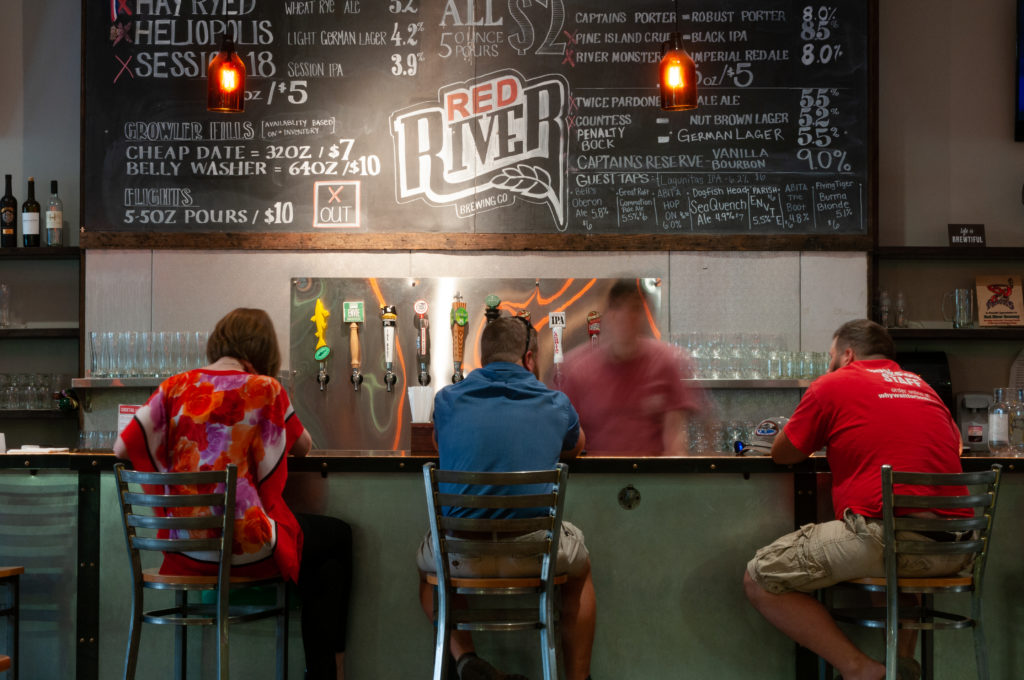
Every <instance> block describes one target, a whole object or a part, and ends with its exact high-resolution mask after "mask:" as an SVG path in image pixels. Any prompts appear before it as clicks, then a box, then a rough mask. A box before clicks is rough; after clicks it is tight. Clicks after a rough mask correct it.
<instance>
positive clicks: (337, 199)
mask: <svg viewBox="0 0 1024 680" xmlns="http://www.w3.org/2000/svg"><path fill="white" fill-rule="evenodd" d="M344 188H345V186H344V185H342V186H340V187H338V190H337V191H335V190H334V189H332V188H330V187H327V191H329V192H331V197H330V198H329V199H327V202H328V203H341V196H340V194H341V192H342V190H343V189H344Z"/></svg>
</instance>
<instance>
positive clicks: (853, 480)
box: [743, 319, 970, 680]
mask: <svg viewBox="0 0 1024 680" xmlns="http://www.w3.org/2000/svg"><path fill="white" fill-rule="evenodd" d="M893 354H894V348H893V343H892V338H890V337H889V333H888V332H887V331H886V330H885V328H883V327H882V326H880V325H878V324H876V323H874V322H873V321H868V320H866V319H862V320H856V321H850V322H848V323H845V324H843V325H842V326H840V328H839V330H837V331H836V333H835V335H834V336H833V340H832V346H831V348H830V349H829V373H827V374H826V375H824V376H822V377H821V378H819V379H817V380H815V381H814V383H812V384H811V386H810V387H809V388H808V389H807V392H806V393H805V394H804V396H803V398H802V399H801V400H800V404H799V406H797V409H796V412H794V413H793V417H792V418H791V419H790V420H789V422H788V423H787V424H786V426H785V429H784V430H783V431H782V432H781V433H779V435H778V436H777V437H776V439H775V441H774V443H773V444H772V451H771V453H772V458H773V459H774V460H775V462H777V463H782V464H792V463H797V462H800V461H802V460H804V459H806V458H807V457H809V456H810V455H811V454H812V453H813V452H814V451H817V450H819V449H821V448H823V447H827V449H828V463H829V468H830V469H831V471H832V502H833V509H834V512H835V520H834V521H831V522H824V523H821V524H808V525H805V526H803V527H801V528H800V529H798V530H797V531H795V532H793V533H791V534H787V535H786V536H783V537H782V538H780V539H779V540H777V541H775V542H774V543H772V544H771V545H769V546H767V547H764V548H761V549H760V550H758V551H757V553H756V554H755V556H754V559H752V560H751V561H750V562H749V563H748V564H747V571H746V573H745V574H744V578H743V584H744V588H745V590H746V593H747V597H748V598H749V599H750V602H751V603H752V604H753V605H754V607H755V608H756V609H757V610H758V611H759V612H761V614H762V615H764V617H765V618H766V619H768V621H769V622H770V623H772V624H773V625H774V626H776V627H777V628H779V629H780V630H781V631H782V632H784V633H785V634H786V635H788V636H789V637H791V638H793V639H794V640H795V641H796V642H798V643H799V644H801V645H803V646H804V647H807V648H808V649H810V650H811V651H813V652H815V653H817V654H818V655H819V656H822V657H823V658H825V659H826V660H828V661H829V663H831V664H832V665H833V666H834V667H836V668H837V669H838V670H839V671H840V672H841V673H842V677H843V678H844V680H861V679H865V680H877V679H878V678H883V677H885V667H884V665H883V664H881V663H879V662H877V661H875V660H874V659H872V658H870V657H868V656H867V655H866V654H864V653H863V652H861V651H860V650H859V649H858V648H857V647H856V646H855V645H854V644H853V643H852V642H851V641H850V640H849V639H848V638H847V637H846V636H845V635H844V634H843V633H842V631H840V630H839V628H838V627H837V626H836V624H835V622H834V621H833V619H832V617H831V616H830V615H829V613H828V611H827V610H826V609H825V608H824V607H823V606H822V605H821V604H820V603H819V602H818V601H817V600H816V599H814V597H812V596H811V595H809V594H808V593H811V592H813V591H815V590H817V589H819V588H824V587H827V586H830V585H833V584H835V583H838V582H840V581H846V580H849V579H854V578H863V577H869V576H874V577H881V576H884V575H885V572H884V558H883V554H882V551H883V544H884V540H883V529H882V522H881V517H882V482H881V466H882V465H886V464H887V465H891V466H892V467H893V469H895V470H905V471H914V472H960V471H961V467H960V451H961V443H960V434H959V430H958V429H957V427H956V424H955V423H954V422H953V419H952V417H951V416H950V414H949V411H948V410H947V409H946V407H945V406H944V405H943V403H942V400H941V399H940V398H939V397H938V395H936V394H935V392H934V391H933V390H932V389H931V387H929V386H928V385H927V384H925V382H924V381H923V380H921V378H920V377H919V376H917V375H915V374H914V373H909V372H907V371H904V370H902V369H901V368H900V367H899V365H898V364H896V362H894V361H893V360H892V356H893ZM900 492H901V493H924V492H926V490H925V489H921V488H915V487H905V488H901V489H900ZM935 512H947V511H935ZM952 512H953V514H962V512H960V511H952ZM925 557H928V559H927V560H924V561H923V562H924V563H923V564H916V565H914V566H913V567H908V566H906V565H903V564H901V565H900V574H901V575H904V576H946V575H949V574H955V573H956V572H958V571H960V570H961V569H963V568H964V567H965V566H967V564H968V562H969V558H970V556H963V555H948V556H942V557H939V556H935V557H934V558H933V557H931V556H925ZM918 562H921V561H920V560H919V561H918ZM899 642H900V644H899V648H900V649H899V651H900V657H901V659H900V671H901V674H900V677H901V678H904V677H907V678H915V677H917V676H916V675H915V673H919V668H918V666H917V663H916V661H914V660H913V655H914V648H915V646H916V642H917V640H916V636H915V635H914V631H900V641H899Z"/></svg>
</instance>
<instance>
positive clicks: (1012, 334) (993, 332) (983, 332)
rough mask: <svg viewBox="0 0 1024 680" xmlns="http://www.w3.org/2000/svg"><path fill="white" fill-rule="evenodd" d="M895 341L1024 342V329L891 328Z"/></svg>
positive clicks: (890, 331)
mask: <svg viewBox="0 0 1024 680" xmlns="http://www.w3.org/2000/svg"><path fill="white" fill-rule="evenodd" d="M889 335H891V336H892V339H893V340H1009V341H1021V340H1024V327H1014V328H890V329H889Z"/></svg>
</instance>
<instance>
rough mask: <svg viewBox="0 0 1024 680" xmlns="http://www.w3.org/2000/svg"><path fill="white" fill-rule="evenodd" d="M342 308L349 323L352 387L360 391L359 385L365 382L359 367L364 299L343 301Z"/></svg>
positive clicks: (360, 363) (360, 362) (346, 321)
mask: <svg viewBox="0 0 1024 680" xmlns="http://www.w3.org/2000/svg"><path fill="white" fill-rule="evenodd" d="M342 309H343V310H344V314H345V319H344V321H345V323H347V324H348V352H349V364H350V365H351V366H352V375H351V377H349V380H350V381H352V389H354V390H355V391H356V392H358V391H359V386H360V385H362V384H363V374H362V373H360V372H359V367H360V366H361V365H362V357H361V353H360V351H359V324H361V323H363V301H362V300H358V301H351V302H349V301H346V302H343V303H342Z"/></svg>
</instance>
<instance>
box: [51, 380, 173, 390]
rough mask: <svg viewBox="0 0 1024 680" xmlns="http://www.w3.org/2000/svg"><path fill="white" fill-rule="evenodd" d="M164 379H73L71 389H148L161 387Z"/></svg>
mask: <svg viewBox="0 0 1024 680" xmlns="http://www.w3.org/2000/svg"><path fill="white" fill-rule="evenodd" d="M162 380H163V378H92V377H89V378H72V379H71V387H72V389H76V390H80V389H81V390H95V389H108V388H118V387H148V388H155V387H159V386H160V382H161V381H162Z"/></svg>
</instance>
